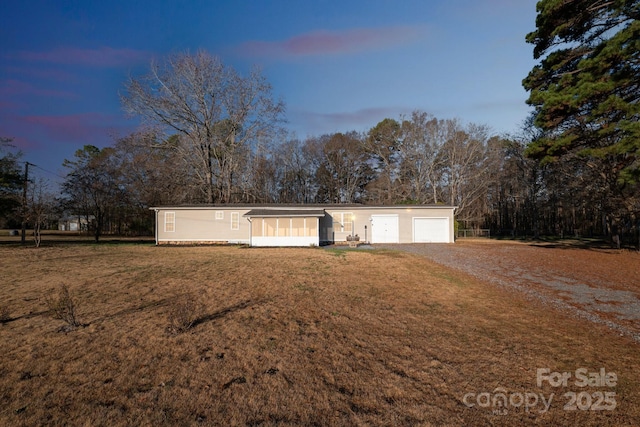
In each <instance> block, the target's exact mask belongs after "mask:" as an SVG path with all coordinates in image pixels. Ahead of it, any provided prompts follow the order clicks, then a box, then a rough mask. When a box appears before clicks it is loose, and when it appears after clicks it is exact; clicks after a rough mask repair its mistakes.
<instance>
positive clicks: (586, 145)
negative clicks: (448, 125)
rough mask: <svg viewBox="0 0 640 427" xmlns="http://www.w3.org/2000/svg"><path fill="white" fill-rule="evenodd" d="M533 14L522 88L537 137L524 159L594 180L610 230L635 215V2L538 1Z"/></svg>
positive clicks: (639, 143) (638, 70) (638, 134)
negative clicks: (530, 61) (529, 65)
mask: <svg viewBox="0 0 640 427" xmlns="http://www.w3.org/2000/svg"><path fill="white" fill-rule="evenodd" d="M537 12H538V15H537V18H536V30H535V31H533V32H532V33H530V34H528V35H527V42H529V43H531V44H533V45H534V58H535V59H537V60H540V62H539V64H538V65H536V66H535V67H534V68H533V69H532V70H531V72H530V73H529V75H528V76H527V77H526V78H525V79H524V81H523V85H524V87H525V89H527V90H528V91H529V92H530V95H529V99H528V101H527V102H528V104H529V105H531V106H533V107H534V112H533V115H534V123H535V125H536V126H538V127H539V128H540V129H541V130H542V131H543V133H542V137H540V138H538V139H536V140H535V141H533V142H532V143H531V144H529V147H528V150H527V153H528V154H529V155H530V156H531V157H533V158H537V159H540V160H541V161H542V163H543V164H545V163H549V162H561V164H562V163H563V164H566V165H567V169H568V171H569V172H571V171H572V170H573V171H576V172H575V173H576V174H578V172H577V171H580V170H582V171H587V173H588V175H590V178H589V179H590V180H591V179H597V180H600V181H601V183H600V189H601V191H599V192H598V194H593V195H592V196H591V197H592V198H593V202H594V203H598V204H600V205H601V206H602V211H603V217H606V218H605V219H606V221H607V222H608V223H609V224H610V225H609V227H610V228H611V224H613V226H614V227H617V226H616V224H615V223H619V224H622V223H624V222H627V223H628V222H629V221H627V219H630V220H633V219H634V217H635V216H636V215H637V214H638V212H640V206H639V202H638V183H639V182H640V104H639V103H638V101H639V99H640V21H639V20H638V18H639V17H640V0H541V1H539V2H538V5H537ZM593 177H595V178H593ZM625 217H626V218H627V219H625ZM613 234H614V235H615V232H613Z"/></svg>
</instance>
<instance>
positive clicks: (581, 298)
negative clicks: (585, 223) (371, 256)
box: [375, 241, 640, 343]
mask: <svg viewBox="0 0 640 427" xmlns="http://www.w3.org/2000/svg"><path fill="white" fill-rule="evenodd" d="M375 246H376V247H384V248H388V249H395V250H402V251H406V252H410V253H413V254H417V255H420V256H425V257H427V258H429V259H430V260H432V261H434V262H436V263H438V264H442V265H444V266H447V267H450V268H453V269H456V270H460V271H463V272H465V273H468V274H470V275H472V276H474V277H476V278H478V279H480V280H483V281H486V282H489V283H492V284H496V285H499V286H503V287H505V288H508V289H513V290H516V291H518V292H521V293H523V294H524V295H525V296H526V297H527V298H533V299H537V300H538V301H540V302H542V304H543V305H547V306H551V307H554V308H556V309H560V310H562V311H565V312H568V313H570V314H571V315H573V316H577V317H579V318H582V319H585V320H588V321H590V322H594V323H598V324H603V325H606V326H607V327H608V328H610V329H611V330H613V331H615V332H617V333H619V334H621V335H627V336H630V337H631V338H633V340H634V341H636V342H638V343H640V292H639V290H640V285H639V283H640V254H637V253H631V252H620V251H611V250H608V251H607V250H600V251H593V250H588V249H576V248H566V247H564V248H559V247H555V246H553V245H547V246H544V245H528V244H522V243H503V242H478V241H462V242H460V241H459V242H458V243H455V244H406V245H405V244H396V245H375Z"/></svg>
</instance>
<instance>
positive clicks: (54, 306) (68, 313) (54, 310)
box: [45, 285, 81, 329]
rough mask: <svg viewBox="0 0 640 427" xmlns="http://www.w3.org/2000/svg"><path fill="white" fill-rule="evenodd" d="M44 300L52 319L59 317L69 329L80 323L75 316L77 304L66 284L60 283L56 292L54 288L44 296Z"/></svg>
mask: <svg viewBox="0 0 640 427" xmlns="http://www.w3.org/2000/svg"><path fill="white" fill-rule="evenodd" d="M45 302H46V304H47V309H48V310H49V314H50V315H51V317H53V318H54V319H60V320H62V321H64V322H66V323H67V326H68V327H69V328H71V329H75V328H77V327H78V326H80V325H81V324H80V322H79V321H78V317H77V308H78V305H77V303H76V300H75V299H74V298H73V296H72V295H71V292H70V291H69V288H68V287H67V285H60V287H59V288H58V291H57V293H56V292H55V290H52V291H51V292H50V293H49V295H47V296H46V297H45Z"/></svg>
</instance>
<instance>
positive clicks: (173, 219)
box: [164, 212, 176, 233]
mask: <svg viewBox="0 0 640 427" xmlns="http://www.w3.org/2000/svg"><path fill="white" fill-rule="evenodd" d="M169 218H171V221H169ZM168 224H171V225H172V226H173V227H172V228H173V230H168V229H167V228H168V227H167V225H168ZM175 231H176V213H175V212H165V213H164V232H165V233H175Z"/></svg>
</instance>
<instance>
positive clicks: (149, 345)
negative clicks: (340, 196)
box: [0, 244, 640, 426]
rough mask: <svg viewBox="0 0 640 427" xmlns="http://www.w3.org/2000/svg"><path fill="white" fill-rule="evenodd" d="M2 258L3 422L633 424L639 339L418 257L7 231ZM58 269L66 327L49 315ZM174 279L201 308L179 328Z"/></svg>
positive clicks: (639, 397) (639, 405) (638, 414)
mask: <svg viewBox="0 0 640 427" xmlns="http://www.w3.org/2000/svg"><path fill="white" fill-rule="evenodd" d="M0 263H1V271H2V279H1V285H0V310H2V309H3V308H4V310H5V319H4V321H3V324H2V325H0V348H2V353H1V355H0V425H44V424H47V425H91V426H94V425H104V426H117V425H265V426H268V425H319V426H325V425H362V426H367V425H411V426H413V425H424V426H429V425H456V426H457V425H479V426H482V425H592V426H596V425H597V426H603V425H604V426H606V425H610V426H621V425H639V424H640V378H639V377H638V375H637V373H638V372H640V358H639V357H638V345H637V344H636V343H634V342H633V341H631V340H629V339H627V338H625V337H621V336H618V335H616V334H615V333H613V332H611V331H609V330H607V329H606V328H604V327H599V326H594V325H592V324H588V325H587V324H585V322H584V321H581V320H579V319H574V318H570V317H566V316H565V315H563V314H560V313H558V312H555V311H553V310H552V309H549V308H548V307H544V306H542V305H536V303H533V302H531V301H526V300H524V299H522V298H521V297H520V296H519V295H514V294H512V293H508V292H507V291H506V290H504V289H500V288H496V287H493V286H492V285H490V284H487V283H484V282H481V281H479V280H477V279H475V278H472V277H470V276H466V275H464V274H462V273H458V272H455V271H453V270H450V269H446V268H444V267H441V266H439V265H437V264H433V263H431V262H429V261H427V260H426V259H424V258H421V257H418V256H414V255H410V254H406V253H401V252H395V251H391V250H372V251H345V250H327V249H319V248H316V249H256V248H242V247H155V246H152V245H141V244H101V245H93V244H68V245H51V246H46V247H42V248H39V249H36V248H23V247H19V246H12V245H4V246H0ZM62 284H65V285H67V286H68V288H69V290H70V291H71V294H72V296H73V297H74V298H75V300H76V302H77V305H78V319H79V320H80V322H81V323H82V326H81V327H79V328H77V329H75V330H68V329H66V328H63V326H64V323H63V322H62V321H60V320H56V319H53V318H51V317H50V316H49V315H48V314H47V312H46V309H47V306H46V304H45V299H46V296H47V295H49V294H50V292H51V290H52V289H56V288H57V287H59V286H60V285H62ZM184 294H191V295H196V296H197V299H198V301H199V302H200V303H201V305H202V309H201V311H200V312H199V316H198V318H197V320H196V322H195V324H194V326H193V327H192V328H191V329H190V330H188V331H186V332H184V333H175V332H174V331H172V330H171V329H170V328H169V326H170V322H169V317H170V313H171V312H172V311H173V310H174V309H175V308H176V306H177V304H178V301H180V298H181V295H184ZM0 313H1V311H0ZM538 368H548V369H549V370H550V372H570V373H571V374H572V377H571V378H570V379H569V380H568V384H567V386H559V387H551V385H550V384H549V382H548V381H545V382H544V383H543V384H542V385H541V386H538V384H537V382H536V374H537V369H538ZM579 368H586V369H587V370H588V372H600V369H601V368H604V369H605V370H606V372H611V373H615V374H616V375H617V381H616V385H615V386H610V385H607V386H596V385H589V386H587V387H578V385H576V378H575V370H576V369H579ZM605 392H606V393H615V396H613V398H612V397H611V396H612V395H609V397H608V398H607V399H608V400H605V401H604V402H603V401H602V399H601V398H600V396H601V395H602V396H604V393H605ZM500 393H504V395H505V396H506V397H507V400H506V405H500V403H502V402H503V400H500V399H499V397H500ZM567 393H575V395H576V396H577V397H578V399H577V402H576V403H575V404H574V405H573V407H574V408H575V409H573V410H572V409H571V408H572V405H571V401H570V400H571V394H567ZM598 393H600V394H598ZM534 397H535V401H534ZM542 398H544V399H545V400H544V402H547V403H549V399H551V402H550V404H549V405H548V410H545V406H544V403H543V401H542ZM523 399H524V402H523ZM612 399H613V403H614V404H615V408H613V409H611V410H609V409H606V408H611V407H612V406H613V404H612ZM534 403H535V405H534ZM567 404H569V405H568V407H569V408H568V409H566V408H565V406H566V405H567ZM587 404H588V405H587ZM594 405H595V406H594ZM598 407H603V408H605V409H603V410H595V409H597V408H598ZM589 408H590V409H594V410H589Z"/></svg>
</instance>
